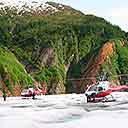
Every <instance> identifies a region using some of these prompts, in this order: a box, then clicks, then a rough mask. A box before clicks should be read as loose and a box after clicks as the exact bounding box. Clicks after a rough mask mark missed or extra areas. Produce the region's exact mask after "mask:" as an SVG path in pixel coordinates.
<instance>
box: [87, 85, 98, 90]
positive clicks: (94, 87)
mask: <svg viewBox="0 0 128 128" xmlns="http://www.w3.org/2000/svg"><path fill="white" fill-rule="evenodd" d="M96 90H97V86H95V85H94V86H91V87H90V88H89V90H88V91H96Z"/></svg>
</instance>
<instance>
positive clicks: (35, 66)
mask: <svg viewBox="0 0 128 128" xmlns="http://www.w3.org/2000/svg"><path fill="white" fill-rule="evenodd" d="M31 3H32V2H31ZM35 4H37V3H35ZM46 4H47V5H50V6H52V7H54V8H56V9H58V10H59V8H61V7H62V6H63V7H64V8H63V9H62V10H61V9H60V11H58V12H55V13H52V15H51V13H45V15H40V14H39V13H38V10H34V11H35V12H34V13H30V15H19V13H16V12H17V11H15V10H14V9H11V11H10V9H9V10H6V12H5V11H2V12H1V16H0V45H1V46H3V47H7V48H8V49H9V50H10V51H11V52H12V53H13V54H15V56H16V57H17V59H18V60H19V61H20V62H21V63H22V65H24V66H25V69H26V71H27V73H29V74H30V75H31V77H33V79H34V80H36V81H37V82H38V83H39V84H40V85H42V86H46V87H47V91H48V94H58V93H65V89H66V92H83V91H84V89H85V86H86V85H87V84H91V83H92V82H93V81H92V80H87V78H88V77H93V79H94V77H96V76H97V75H99V74H102V73H101V72H104V73H109V75H110V72H111V73H112V74H114V75H116V74H120V73H127V72H128V70H127V65H126V66H125V68H124V65H125V64H127V57H126V56H125V54H126V53H127V41H126V40H127V37H126V33H125V32H124V31H122V30H121V29H120V28H119V27H118V26H114V25H112V24H111V23H109V22H107V21H105V20H104V19H103V18H100V17H96V16H93V15H84V14H82V13H81V12H79V11H76V10H75V9H72V8H71V7H68V6H65V5H61V7H59V6H60V4H56V3H53V2H47V3H46ZM11 5H12V6H13V5H14V4H11ZM23 5H24V4H23ZM30 5H31V4H30ZM42 6H43V5H42ZM9 7H10V6H9ZM34 7H36V6H34ZM45 10H47V9H46V8H45ZM24 11H25V9H24ZM41 11H43V9H42V10H41ZM35 13H36V14H37V15H35ZM24 14H26V13H24ZM111 41H112V42H113V43H111ZM120 41H121V42H123V41H124V42H125V45H124V46H123V47H121V45H120ZM108 44H109V46H110V50H111V51H113V52H111V53H112V54H110V53H109V52H110V51H109V46H108ZM105 49H108V51H107V50H105ZM123 49H125V50H123ZM104 51H105V53H104ZM117 51H118V52H117ZM111 55H112V56H111ZM107 58H109V59H108V60H107ZM108 61H110V63H112V65H114V66H112V68H110V65H109V64H108ZM115 67H116V68H115ZM108 69H109V70H108ZM77 78H86V81H85V80H82V81H79V80H78V81H77V80H76V79H77ZM72 79H74V80H72ZM116 81H118V78H116ZM79 87H81V89H80V88H79Z"/></svg>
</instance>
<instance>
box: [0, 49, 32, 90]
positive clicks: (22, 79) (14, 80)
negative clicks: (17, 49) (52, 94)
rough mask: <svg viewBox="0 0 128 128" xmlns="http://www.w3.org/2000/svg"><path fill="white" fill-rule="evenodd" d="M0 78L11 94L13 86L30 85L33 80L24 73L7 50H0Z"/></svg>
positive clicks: (22, 68) (21, 66)
mask: <svg viewBox="0 0 128 128" xmlns="http://www.w3.org/2000/svg"><path fill="white" fill-rule="evenodd" d="M0 76H1V79H2V81H4V84H5V85H6V87H7V88H8V89H9V90H10V92H12V88H13V86H14V85H15V84H21V85H23V86H29V85H32V83H33V80H32V78H31V77H30V76H29V74H27V73H26V71H25V69H24V67H23V65H21V64H20V63H19V62H18V60H17V59H16V57H15V56H14V55H13V54H12V53H11V52H10V51H9V50H8V49H7V48H0Z"/></svg>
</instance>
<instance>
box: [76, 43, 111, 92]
mask: <svg viewBox="0 0 128 128" xmlns="http://www.w3.org/2000/svg"><path fill="white" fill-rule="evenodd" d="M112 53H113V42H106V43H105V44H104V45H103V47H102V48H101V49H100V50H99V53H98V55H96V56H94V55H92V56H91V58H90V59H89V60H88V62H87V64H86V65H83V66H82V69H81V77H82V78H84V80H81V82H79V86H78V88H77V90H78V92H84V91H85V89H86V86H87V85H90V84H92V83H95V82H96V75H97V73H98V72H100V65H101V64H103V63H104V61H105V60H106V59H107V58H109V56H110V55H112Z"/></svg>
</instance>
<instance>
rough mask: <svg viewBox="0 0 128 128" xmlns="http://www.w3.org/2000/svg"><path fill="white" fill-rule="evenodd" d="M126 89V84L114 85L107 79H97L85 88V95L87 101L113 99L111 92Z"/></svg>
mask: <svg viewBox="0 0 128 128" xmlns="http://www.w3.org/2000/svg"><path fill="white" fill-rule="evenodd" d="M122 91H128V86H127V85H120V86H114V85H112V84H111V83H110V82H109V81H99V82H97V83H96V84H93V85H91V86H89V87H88V88H87V90H86V91H85V95H86V97H87V102H100V101H101V102H107V101H115V100H116V99H115V98H114V97H113V95H112V93H113V92H122Z"/></svg>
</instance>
